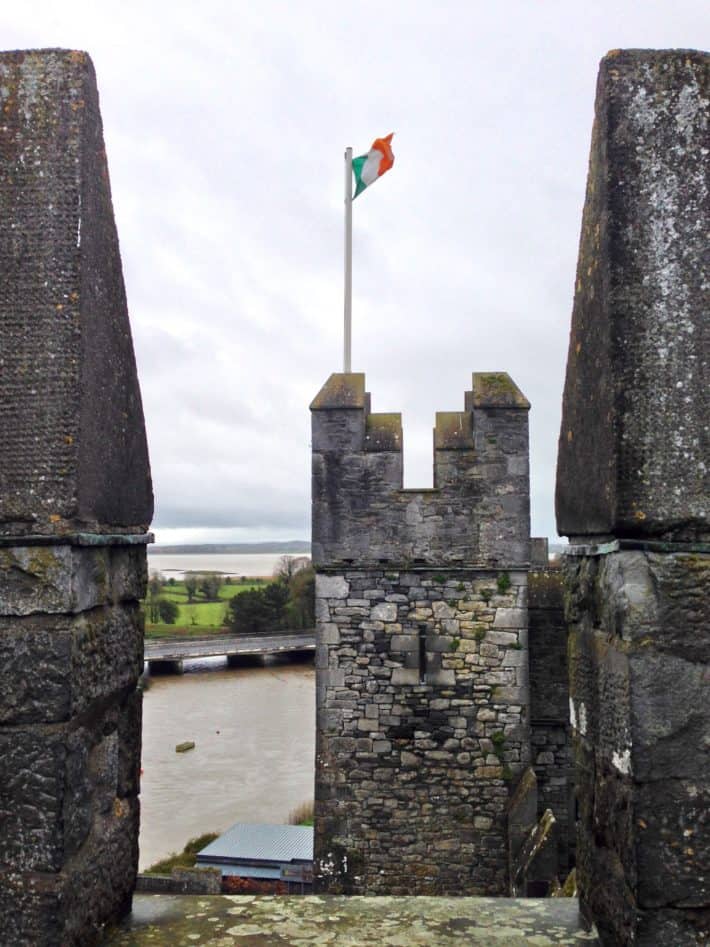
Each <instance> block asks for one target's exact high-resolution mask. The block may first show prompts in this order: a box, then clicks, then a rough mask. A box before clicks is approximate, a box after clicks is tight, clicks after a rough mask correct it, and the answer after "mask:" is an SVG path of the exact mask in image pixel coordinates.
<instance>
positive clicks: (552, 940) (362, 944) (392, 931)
mask: <svg viewBox="0 0 710 947" xmlns="http://www.w3.org/2000/svg"><path fill="white" fill-rule="evenodd" d="M104 944H105V945H106V947H151V945H159V944H170V945H171V947H188V945H189V947H194V945H195V944H199V945H200V947H231V945H233V944H234V945H236V944H238V945H241V947H279V945H283V947H286V945H304V947H305V945H315V944H333V945H337V947H369V945H373V947H374V945H378V947H380V945H382V947H411V945H416V944H432V945H436V947H447V945H449V944H473V945H476V944H481V945H484V944H485V945H487V947H491V945H494V947H548V945H551V947H552V945H561V944H565V945H585V947H592V945H598V944H599V941H598V939H597V937H596V934H595V933H594V932H593V931H592V932H587V931H585V930H584V929H583V927H582V924H581V922H580V917H579V910H578V902H577V899H576V898H552V899H538V898H519V899H512V898H428V897H417V898H414V897H412V898H409V897H407V898H386V897H384V898H371V897H333V896H330V897H327V896H307V897H270V896H260V897H256V896H248V895H235V896H229V895H220V896H214V897H201V896H199V895H182V896H170V895H135V896H134V899H133V913H132V914H131V915H130V917H129V918H128V919H127V920H126V921H125V922H124V924H123V925H122V926H121V927H120V928H118V929H116V930H114V931H113V932H112V933H110V934H109V935H108V936H107V938H106V940H105V941H104Z"/></svg>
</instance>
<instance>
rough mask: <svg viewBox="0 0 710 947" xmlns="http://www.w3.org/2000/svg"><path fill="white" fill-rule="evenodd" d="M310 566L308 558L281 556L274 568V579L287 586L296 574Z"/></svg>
mask: <svg viewBox="0 0 710 947" xmlns="http://www.w3.org/2000/svg"><path fill="white" fill-rule="evenodd" d="M310 564H311V560H310V559H309V558H308V556H281V557H280V559H279V560H278V562H277V563H276V566H275V567H274V578H275V579H276V581H277V582H285V583H286V584H287V585H288V583H289V582H290V581H291V579H292V578H293V577H294V576H295V575H296V573H297V572H300V571H301V569H307V568H308V566H310Z"/></svg>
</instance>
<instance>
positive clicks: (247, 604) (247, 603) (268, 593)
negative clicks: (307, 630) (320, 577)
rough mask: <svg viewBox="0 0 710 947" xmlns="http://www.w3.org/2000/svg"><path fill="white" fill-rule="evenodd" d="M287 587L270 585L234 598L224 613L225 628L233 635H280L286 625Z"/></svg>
mask: <svg viewBox="0 0 710 947" xmlns="http://www.w3.org/2000/svg"><path fill="white" fill-rule="evenodd" d="M287 601H288V587H287V586H286V585H284V583H283V582H271V583H269V585H266V586H264V588H263V589H247V591H245V592H240V593H239V595H235V596H234V598H232V599H231V601H230V603H229V608H228V610H227V624H228V625H229V627H230V629H231V630H232V631H234V632H236V633H237V634H247V635H249V634H251V635H259V634H268V633H269V632H273V631H280V630H281V629H282V628H283V627H284V626H285V622H286V603H287Z"/></svg>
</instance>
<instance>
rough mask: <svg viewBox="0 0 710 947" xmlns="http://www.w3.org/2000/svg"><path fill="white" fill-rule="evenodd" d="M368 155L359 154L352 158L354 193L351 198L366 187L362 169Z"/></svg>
mask: <svg viewBox="0 0 710 947" xmlns="http://www.w3.org/2000/svg"><path fill="white" fill-rule="evenodd" d="M367 158H368V155H360V156H359V157H358V158H353V174H354V175H355V193H354V194H353V198H355V197H357V196H358V194H362V192H363V191H364V190H365V188H366V187H367V184H365V182H364V181H363V179H362V169H363V167H364V165H365V162H366V161H367Z"/></svg>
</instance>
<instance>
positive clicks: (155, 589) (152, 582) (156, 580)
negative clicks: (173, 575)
mask: <svg viewBox="0 0 710 947" xmlns="http://www.w3.org/2000/svg"><path fill="white" fill-rule="evenodd" d="M162 588H163V577H162V575H161V574H160V573H159V572H151V574H150V579H149V580H148V592H149V593H150V595H152V596H155V597H156V598H157V597H158V595H160V592H161V589H162Z"/></svg>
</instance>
